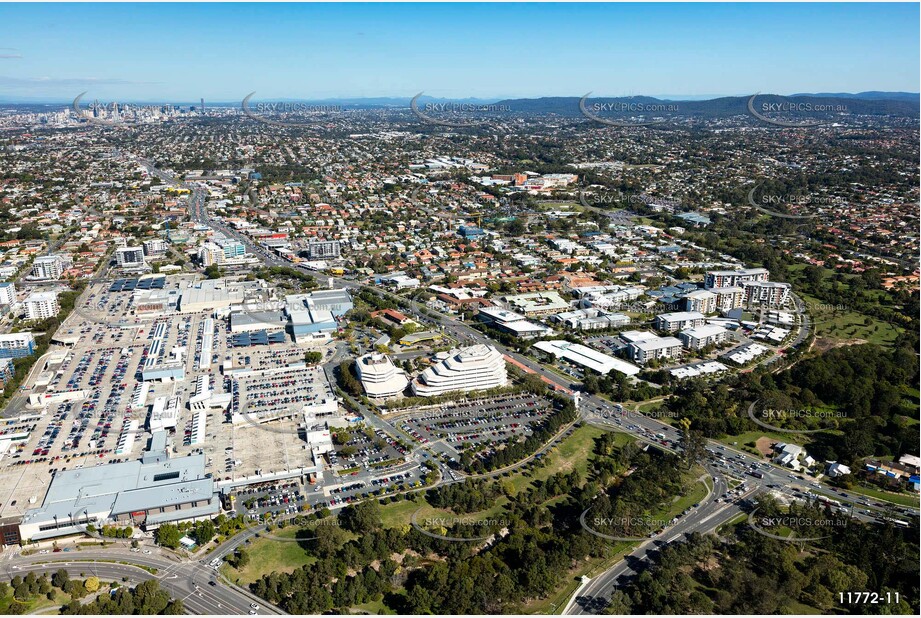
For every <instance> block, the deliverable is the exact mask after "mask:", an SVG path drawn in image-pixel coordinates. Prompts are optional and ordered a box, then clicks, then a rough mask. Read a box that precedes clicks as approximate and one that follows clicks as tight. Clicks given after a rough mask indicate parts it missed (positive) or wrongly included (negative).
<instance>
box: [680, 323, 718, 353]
mask: <svg viewBox="0 0 921 618" xmlns="http://www.w3.org/2000/svg"><path fill="white" fill-rule="evenodd" d="M678 337H679V338H680V339H681V343H683V344H684V346H685V347H686V348H687V349H689V350H700V349H701V348H705V347H707V346H708V345H718V344H720V343H722V342H724V341H726V339H728V338H729V331H728V330H726V329H725V328H723V327H722V326H719V325H717V324H704V325H703V326H698V327H697V328H689V329H687V330H683V331H681V333H680V334H679V335H678Z"/></svg>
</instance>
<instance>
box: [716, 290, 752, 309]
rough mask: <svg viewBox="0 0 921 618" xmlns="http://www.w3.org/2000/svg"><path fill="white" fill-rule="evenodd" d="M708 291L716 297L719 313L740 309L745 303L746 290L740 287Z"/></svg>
mask: <svg viewBox="0 0 921 618" xmlns="http://www.w3.org/2000/svg"><path fill="white" fill-rule="evenodd" d="M708 291H709V292H712V293H713V294H715V295H716V310H717V311H723V312H725V311H732V310H733V309H738V308H739V307H741V306H742V304H743V302H744V301H745V290H744V289H743V288H741V287H739V286H728V287H721V288H710V289H709V290H708Z"/></svg>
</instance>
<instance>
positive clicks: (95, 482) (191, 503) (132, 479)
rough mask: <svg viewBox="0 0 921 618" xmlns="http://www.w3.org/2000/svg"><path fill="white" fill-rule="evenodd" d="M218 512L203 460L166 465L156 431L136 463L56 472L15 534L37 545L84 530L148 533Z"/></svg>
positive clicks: (198, 456)
mask: <svg viewBox="0 0 921 618" xmlns="http://www.w3.org/2000/svg"><path fill="white" fill-rule="evenodd" d="M219 511H220V500H219V498H218V495H217V493H216V492H215V487H214V481H213V479H212V478H211V477H210V476H209V475H207V474H205V455H204V454H203V453H199V454H195V455H189V456H187V457H177V458H175V459H170V457H169V451H168V447H167V443H166V433H165V432H162V431H160V432H156V433H154V435H153V436H152V438H151V440H150V446H149V448H148V450H147V451H146V452H145V453H144V455H143V457H142V458H141V459H140V460H134V461H123V462H120V463H112V464H107V465H102V466H95V467H90V468H74V469H71V470H60V471H58V472H56V473H55V474H54V476H53V477H52V479H51V483H50V485H49V486H48V491H47V493H46V494H45V499H44V500H43V502H42V505H41V506H40V507H38V508H35V509H30V510H28V511H26V512H25V515H24V516H23V518H22V522H21V523H20V525H19V534H20V537H21V538H22V539H23V540H25V541H40V540H43V539H50V538H54V537H59V536H65V535H69V534H79V533H83V532H85V531H86V527H87V526H88V525H94V526H96V527H97V528H99V527H101V526H103V525H105V524H116V525H120V526H143V527H144V528H146V529H152V528H156V527H158V526H160V525H161V524H164V523H168V522H178V521H186V520H194V519H199V518H206V517H207V518H210V517H212V516H214V515H216V514H217V513H218V512H219Z"/></svg>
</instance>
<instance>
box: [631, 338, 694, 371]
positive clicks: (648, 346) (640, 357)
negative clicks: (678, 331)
mask: <svg viewBox="0 0 921 618" xmlns="http://www.w3.org/2000/svg"><path fill="white" fill-rule="evenodd" d="M681 351H682V344H681V340H680V339H676V338H675V337H649V338H646V339H641V340H639V341H634V342H632V343H631V344H630V345H628V346H627V352H628V353H629V354H630V357H631V358H632V359H633V360H634V361H635V362H637V363H639V364H641V365H645V364H646V363H648V362H649V361H652V360H659V359H666V358H678V357H680V356H681Z"/></svg>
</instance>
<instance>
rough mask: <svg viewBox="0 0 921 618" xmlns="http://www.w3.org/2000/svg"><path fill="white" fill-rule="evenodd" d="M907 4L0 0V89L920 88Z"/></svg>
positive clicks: (196, 94)
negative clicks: (31, 0)
mask: <svg viewBox="0 0 921 618" xmlns="http://www.w3.org/2000/svg"><path fill="white" fill-rule="evenodd" d="M918 23H919V5H918V4H917V3H900V4H895V3H893V4H880V3H867V4H862V3H861V4H853V3H841V4H828V3H816V4H777V3H771V4H699V3H686V4H652V3H650V4H523V3H521V4H335V5H333V4H297V5H295V4H134V5H126V4H82V5H78V4H0V101H17V100H19V101H22V100H33V101H54V102H58V101H66V100H72V99H73V98H74V97H76V96H77V95H78V94H80V93H81V92H83V91H86V92H87V94H86V98H88V99H92V98H98V99H99V100H101V101H110V100H118V101H126V102H141V101H150V102H171V101H172V102H188V101H195V100H198V99H199V98H202V97H203V98H205V100H206V102H207V101H209V100H210V101H215V102H217V101H239V100H241V99H242V98H243V97H245V96H246V95H247V94H249V93H250V92H254V91H255V92H256V93H257V94H256V97H255V99H256V100H259V99H262V100H272V99H311V100H320V99H327V98H337V97H343V98H346V97H348V98H353V97H411V96H414V95H415V94H416V93H418V92H420V91H424V92H425V93H426V95H430V96H433V97H441V98H454V99H463V98H486V99H501V98H515V97H539V96H582V95H584V94H585V93H587V92H590V91H591V92H593V93H594V94H593V96H629V95H649V96H657V95H658V96H662V95H671V96H691V97H709V96H723V95H747V94H753V93H755V92H762V93H775V94H793V93H797V92H861V91H867V90H882V91H908V92H918V91H919V90H921V87H919V73H921V70H919V46H921V44H919V28H918Z"/></svg>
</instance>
